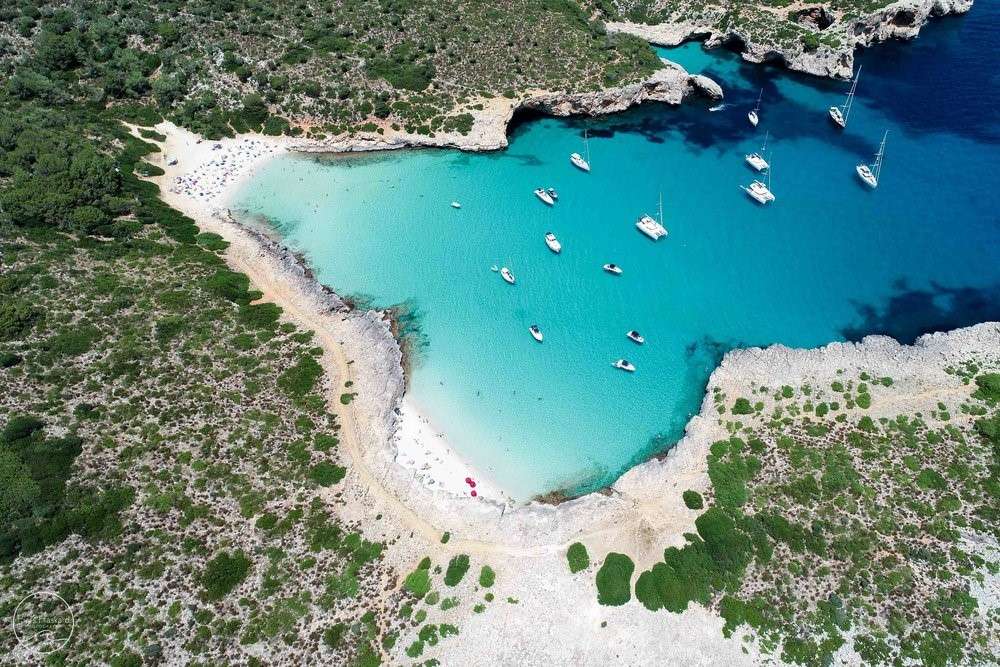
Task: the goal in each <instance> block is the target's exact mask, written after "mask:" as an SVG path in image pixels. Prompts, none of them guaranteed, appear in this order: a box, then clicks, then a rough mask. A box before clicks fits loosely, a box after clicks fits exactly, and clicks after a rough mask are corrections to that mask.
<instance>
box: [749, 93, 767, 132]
mask: <svg viewBox="0 0 1000 667" xmlns="http://www.w3.org/2000/svg"><path fill="white" fill-rule="evenodd" d="M763 97H764V89H763V88H761V89H760V95H758V96H757V105H756V106H755V107H754V108H753V109H751V110H750V113H748V114H747V120H749V121H750V124H751V125H753V126H754V127H757V123H759V122H760V100H761V98H763Z"/></svg>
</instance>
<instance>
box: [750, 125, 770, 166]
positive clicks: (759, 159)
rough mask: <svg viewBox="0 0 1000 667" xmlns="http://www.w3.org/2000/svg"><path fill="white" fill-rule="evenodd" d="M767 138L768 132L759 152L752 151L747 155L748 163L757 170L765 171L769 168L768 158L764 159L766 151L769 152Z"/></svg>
mask: <svg viewBox="0 0 1000 667" xmlns="http://www.w3.org/2000/svg"><path fill="white" fill-rule="evenodd" d="M767 138H768V134H767V133H765V134H764V143H763V145H762V146H761V147H760V152H759V153H750V154H749V155H747V156H745V157H746V161H747V164H749V165H750V166H751V167H753V168H754V169H756V170H757V171H765V170H766V169H767V168H768V166H769V165H768V164H767V160H765V159H764V153H766V152H767Z"/></svg>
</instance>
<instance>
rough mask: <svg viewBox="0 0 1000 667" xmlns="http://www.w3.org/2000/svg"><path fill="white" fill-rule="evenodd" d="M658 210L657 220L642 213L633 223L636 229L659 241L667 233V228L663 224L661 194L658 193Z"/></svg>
mask: <svg viewBox="0 0 1000 667" xmlns="http://www.w3.org/2000/svg"><path fill="white" fill-rule="evenodd" d="M659 212H660V220H659V221H657V220H655V219H653V218H652V217H650V216H648V215H646V214H645V213H643V214H642V215H641V216H640V217H639V221H638V222H636V223H635V226H636V229H638V230H639V231H640V232H642V233H643V234H645V235H646V236H648V237H649V238H651V239H653V240H654V241H659V240H660V239H662V238H663V237H664V236H666V235H667V228H666V227H664V226H663V194H660V205H659Z"/></svg>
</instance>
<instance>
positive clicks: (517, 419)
mask: <svg viewBox="0 0 1000 667" xmlns="http://www.w3.org/2000/svg"><path fill="white" fill-rule="evenodd" d="M998 21H1000V8H998V6H997V3H988V2H981V3H977V5H976V7H975V8H974V9H973V11H972V12H971V13H970V14H969V15H967V16H966V17H960V18H946V19H941V20H936V21H934V22H933V23H932V25H930V26H929V27H927V28H926V29H925V31H924V32H923V34H922V35H921V37H920V38H919V39H918V40H916V41H914V42H912V43H891V44H886V45H881V46H877V47H874V48H873V49H872V50H870V51H867V52H865V53H862V54H860V57H859V59H858V63H859V64H861V65H862V66H863V71H862V74H861V80H860V84H859V89H858V97H857V100H856V102H855V105H854V109H853V111H852V114H851V116H850V122H849V125H848V127H847V129H846V131H839V130H837V129H836V128H835V127H834V126H833V125H832V123H831V122H830V121H829V119H828V118H827V115H826V109H827V108H828V107H829V106H831V105H833V104H840V103H841V102H842V101H843V97H844V94H845V93H846V91H847V89H848V87H849V84H847V83H844V82H834V81H825V80H819V79H814V78H809V77H804V76H798V75H795V74H791V73H789V72H787V71H784V70H781V69H778V68H775V67H761V66H754V65H748V64H744V63H742V62H741V61H740V59H739V57H738V56H737V55H736V54H733V53H729V52H726V51H711V52H706V51H704V50H703V49H702V48H701V46H700V45H699V44H695V43H691V44H686V45H684V46H682V47H678V48H676V49H661V50H660V53H661V55H663V56H664V57H667V58H670V59H673V60H675V61H677V62H679V63H680V64H681V65H683V66H685V67H686V68H687V69H689V71H692V72H699V71H700V72H703V73H705V74H708V75H709V76H712V77H713V78H715V79H716V80H717V81H719V82H720V83H721V84H722V86H723V88H724V89H725V93H726V106H725V107H724V108H723V109H721V110H719V111H715V112H710V111H708V107H709V106H710V105H709V104H707V103H701V102H697V101H695V102H693V103H691V104H687V105H684V106H682V107H680V108H671V107H667V106H662V105H647V106H642V107H640V108H637V109H634V110H631V111H629V112H626V113H622V114H619V115H616V116H612V117H607V118H602V119H589V120H585V119H573V120H565V119H554V118H533V119H521V120H520V121H519V122H517V123H516V124H515V126H514V128H513V129H512V133H511V142H510V147H509V149H508V150H506V151H503V152H498V153H491V154H478V155H477V154H465V153H460V152H458V151H446V150H423V151H407V152H397V153H392V154H381V155H374V156H360V157H346V158H345V157H341V158H334V159H316V158H306V157H288V158H281V159H279V160H276V161H274V162H272V163H270V164H269V165H267V166H266V167H265V168H264V169H262V170H261V171H260V172H259V173H258V174H257V175H256V176H255V177H254V179H253V180H252V181H251V182H249V183H248V184H247V186H246V187H245V188H244V190H243V192H242V193H241V194H240V195H239V196H238V198H237V202H236V203H235V207H236V208H238V209H241V210H243V211H245V212H248V213H251V214H259V215H264V216H266V217H267V218H268V219H269V220H270V221H271V222H272V223H273V224H274V225H275V227H276V229H277V230H278V231H279V232H280V234H281V235H282V236H283V237H284V239H285V241H286V242H287V244H288V245H290V246H291V247H293V248H295V249H297V250H300V251H302V252H304V253H305V254H306V256H307V257H308V259H309V261H310V262H311V264H312V265H313V267H314V268H315V270H316V273H317V275H318V277H319V279H320V280H322V281H323V282H325V283H326V284H328V285H330V286H332V287H333V288H335V289H336V290H338V291H339V292H341V293H347V294H362V295H366V296H367V297H368V298H369V299H370V300H371V301H372V302H373V303H375V304H377V305H381V306H388V305H392V304H399V303H405V304H406V306H407V312H408V313H409V315H410V318H409V319H410V326H411V328H412V329H413V334H412V335H413V336H414V340H415V341H416V342H417V345H416V348H417V355H416V367H415V370H414V372H413V374H412V377H411V385H410V394H409V396H410V398H411V399H412V400H413V402H414V403H415V404H416V405H417V406H418V407H419V409H420V410H421V411H422V412H423V413H424V414H425V415H426V416H427V417H428V418H429V419H430V421H431V422H432V423H433V424H434V425H435V426H436V427H437V428H438V429H439V430H441V431H443V432H444V433H445V434H446V436H447V438H448V439H449V441H450V443H451V444H452V445H453V446H454V447H455V448H456V449H457V450H458V451H459V452H460V453H461V454H462V455H463V456H464V457H466V458H467V459H468V460H469V461H470V462H471V463H473V464H474V465H475V466H476V467H477V468H478V469H479V470H481V471H482V472H483V473H484V474H486V475H488V476H490V477H491V478H493V480H494V481H496V482H497V483H499V484H500V485H501V486H503V487H505V488H506V489H507V490H508V491H509V492H510V493H511V494H512V495H514V496H515V497H517V498H521V499H526V498H528V497H530V496H532V495H534V494H537V493H542V492H546V491H550V490H553V489H568V490H570V491H572V492H581V491H586V490H591V489H594V488H597V487H600V486H602V485H604V484H607V483H608V482H610V481H613V480H614V479H615V478H616V477H617V476H618V475H620V474H621V473H622V472H623V471H624V470H625V469H627V468H628V467H629V466H631V465H633V464H635V463H637V462H639V461H641V460H643V459H645V458H647V457H648V456H650V455H651V454H653V453H655V452H657V451H662V450H663V449H666V448H668V447H669V446H671V445H672V444H673V443H675V442H676V441H677V440H678V439H679V438H680V437H681V436H682V435H683V430H684V425H685V423H686V422H687V421H688V418H689V417H690V415H692V414H693V413H695V412H697V410H698V407H699V405H700V402H701V398H702V396H703V393H704V387H705V383H706V381H707V379H708V376H709V374H710V373H711V371H712V369H713V368H714V367H715V365H716V364H717V362H718V361H719V359H720V357H721V355H722V354H723V353H724V352H725V351H726V350H728V349H731V348H733V347H735V346H747V345H768V344H771V343H784V344H786V345H790V346H800V347H813V346H817V345H822V344H824V343H827V342H829V341H834V340H857V339H860V338H861V337H862V336H864V335H866V334H869V333H885V334H889V335H892V336H895V337H897V338H899V339H901V340H904V341H907V342H909V341H912V340H913V339H914V338H915V337H917V336H918V335H920V334H921V333H924V332H927V331H935V330H945V329H950V328H954V327H957V326H962V325H967V324H971V323H975V322H979V321H983V320H987V319H998V318H1000V176H998V174H1000V150H998V147H1000V111H998V110H1000V86H998V74H997V72H998V70H997V68H996V67H995V66H994V63H993V62H992V60H993V58H992V55H993V54H996V53H998V52H1000V37H998V34H997V31H995V30H994V29H993V28H994V26H996V25H997V24H998ZM761 88H763V90H764V93H763V103H762V111H761V123H760V126H759V127H758V128H757V129H754V128H752V127H751V126H750V125H749V123H748V122H747V120H746V113H747V111H748V110H749V109H750V108H751V107H752V106H753V104H754V102H755V101H756V98H757V95H758V92H759V90H760V89H761ZM585 130H586V131H587V134H588V136H589V137H590V141H589V148H590V156H591V163H592V166H593V171H592V172H591V173H590V174H585V173H582V172H580V171H578V170H576V169H575V168H573V167H572V166H571V165H570V164H569V161H568V155H569V153H571V152H573V151H581V152H582V150H583V135H584V132H585ZM884 130H888V131H889V136H888V142H887V147H886V158H885V163H884V167H883V171H882V176H881V180H880V184H879V187H878V189H877V190H875V191H870V190H869V189H867V188H866V187H864V186H863V185H862V184H861V183H860V181H859V180H858V179H857V176H856V175H855V172H854V167H855V165H856V164H857V163H859V162H862V161H870V160H871V159H872V156H873V154H874V153H875V151H876V149H877V146H878V143H879V141H880V140H881V138H882V133H883V131H884ZM765 131H768V132H770V135H771V140H770V143H769V156H768V157H769V159H770V161H771V164H772V167H773V169H772V182H771V187H772V190H773V191H774V193H775V195H776V197H777V200H776V202H774V203H773V204H772V205H768V206H767V207H761V206H759V205H757V204H756V203H754V202H753V201H751V200H750V199H749V198H748V197H747V196H746V195H745V194H744V193H743V192H742V191H741V190H740V189H739V188H738V186H739V185H740V184H748V183H749V182H750V181H751V180H752V178H753V177H754V173H753V172H752V171H751V169H750V168H749V167H748V166H747V165H746V164H745V163H744V161H743V156H744V154H745V153H747V152H749V151H752V150H755V149H757V148H758V147H759V146H760V144H761V141H762V139H763V136H764V133H765ZM540 185H544V186H552V187H555V188H557V190H558V191H559V195H560V196H559V201H558V203H557V205H556V206H555V207H552V208H548V207H546V206H544V205H543V204H541V203H540V202H539V201H538V200H537V199H536V198H535V197H534V196H533V195H532V190H533V189H534V188H535V187H537V186H540ZM661 193H662V196H663V202H664V223H665V225H666V227H667V228H668V229H669V232H670V235H669V237H668V238H666V239H663V240H662V241H660V242H659V243H653V242H651V241H649V240H648V239H646V238H645V237H643V236H641V235H640V234H639V233H638V232H637V230H636V229H635V228H634V227H633V223H634V221H635V219H636V217H637V216H638V215H640V214H641V213H643V212H648V213H650V214H655V213H656V206H657V199H658V196H659V195H660V194H661ZM452 200H458V201H460V202H461V204H462V208H461V210H454V209H452V208H451V207H450V206H449V204H450V202H451V201H452ZM547 231H552V232H554V233H555V234H556V235H557V236H558V237H559V239H560V241H561V243H562V245H563V252H562V254H561V255H559V256H556V255H553V254H552V253H551V252H549V250H548V249H547V248H546V246H545V244H544V241H543V237H544V234H545V232H547ZM605 262H614V263H617V264H619V265H620V266H621V267H622V268H623V269H624V274H623V275H622V276H620V277H614V276H610V275H608V274H606V273H604V272H603V271H602V270H601V265H602V264H604V263H605ZM492 265H499V266H508V267H510V268H511V270H512V271H513V272H514V274H515V275H516V277H517V284H516V285H514V286H511V285H507V284H505V283H504V282H502V281H501V279H500V277H499V276H498V274H497V273H494V272H492V271H491V270H490V267H491V266H492ZM534 323H537V324H538V325H539V326H540V327H541V328H542V331H543V332H544V334H545V342H544V343H542V344H539V343H536V342H535V341H534V340H533V339H532V338H531V337H530V336H529V334H528V326H529V325H531V324H534ZM633 328H634V329H638V330H639V331H640V332H641V333H642V334H643V335H644V336H645V337H646V341H647V342H646V344H645V345H644V346H642V347H638V346H636V345H634V344H633V343H632V342H630V341H629V340H627V339H626V338H625V332H626V331H627V330H629V329H633ZM619 357H625V358H628V359H629V360H631V361H632V362H633V363H634V364H635V365H636V367H637V369H638V370H637V371H636V372H635V373H634V374H626V373H624V372H621V371H618V370H616V369H614V368H612V367H611V362H612V361H614V360H615V359H617V358H619ZM733 398H735V397H733Z"/></svg>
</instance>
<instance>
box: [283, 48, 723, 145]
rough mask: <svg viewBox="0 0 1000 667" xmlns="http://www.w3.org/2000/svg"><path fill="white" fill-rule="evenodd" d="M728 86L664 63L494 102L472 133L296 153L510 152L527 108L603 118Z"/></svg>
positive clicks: (479, 113)
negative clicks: (619, 82)
mask: <svg viewBox="0 0 1000 667" xmlns="http://www.w3.org/2000/svg"><path fill="white" fill-rule="evenodd" d="M722 96H723V92H722V87H721V86H720V85H719V84H718V83H716V82H715V81H713V80H712V79H710V78H708V77H707V76H703V75H691V74H688V72H687V71H686V70H685V69H684V68H683V67H681V66H680V65H678V64H676V63H673V62H670V61H669V60H663V67H662V68H661V69H658V70H657V71H656V72H654V73H653V74H652V76H650V77H649V78H648V79H646V80H644V81H640V82H638V83H631V84H627V85H624V86H618V87H615V88H604V89H601V90H598V91H593V92H586V93H569V92H549V91H532V92H529V93H527V94H526V95H525V96H524V97H522V98H521V99H507V98H492V99H489V100H485V101H484V102H483V104H482V107H483V108H482V109H479V110H474V111H470V112H469V113H471V114H472V115H473V118H474V121H473V125H472V131H470V132H469V133H468V134H465V135H463V134H459V133H457V132H443V133H438V134H437V135H435V136H433V137H432V136H426V135H419V134H405V133H400V132H392V131H388V130H387V131H385V133H384V134H381V135H380V134H376V133H371V134H368V135H364V136H361V137H351V138H348V139H332V140H326V141H318V142H317V141H308V142H303V143H301V144H298V145H296V146H295V150H299V151H304V152H319V153H345V152H354V151H376V150H391V149H395V148H408V147H419V146H424V147H448V148H460V149H462V150H468V151H491V150H499V149H502V148H506V147H507V125H508V124H509V123H510V120H511V118H513V116H514V113H515V112H516V111H518V110H520V109H527V110H531V111H536V112H540V113H546V114H551V115H553V116H571V115H572V116H575V115H580V116H600V115H604V114H610V113H616V112H618V111H624V110H625V109H628V108H629V107H632V106H635V105H636V104H641V103H642V102H646V101H655V102H663V103H666V104H674V105H676V104H681V103H682V102H684V100H686V99H688V98H690V97H704V98H707V99H710V100H720V99H722Z"/></svg>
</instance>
